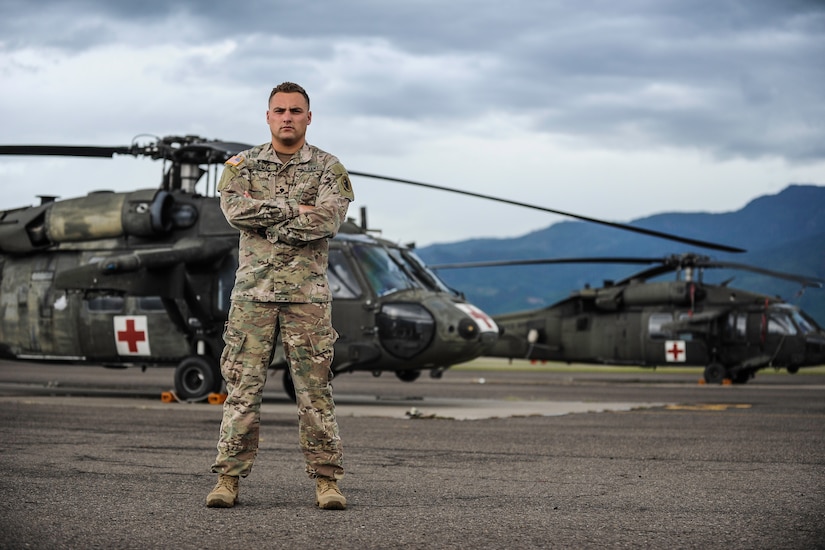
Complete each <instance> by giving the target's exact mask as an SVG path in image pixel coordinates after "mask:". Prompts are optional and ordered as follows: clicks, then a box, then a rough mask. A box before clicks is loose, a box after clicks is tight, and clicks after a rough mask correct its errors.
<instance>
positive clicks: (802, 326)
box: [791, 310, 816, 334]
mask: <svg viewBox="0 0 825 550" xmlns="http://www.w3.org/2000/svg"><path fill="white" fill-rule="evenodd" d="M791 316H792V317H793V320H794V321H795V322H796V326H798V327H799V331H800V332H801V333H802V334H811V333H813V332H816V328H814V324H813V323H812V322H811V321H810V320H808V319H807V318H806V317H805V316H804V315H803V314H802V313H801V312H800V311H798V310H794V311H793V313H791Z"/></svg>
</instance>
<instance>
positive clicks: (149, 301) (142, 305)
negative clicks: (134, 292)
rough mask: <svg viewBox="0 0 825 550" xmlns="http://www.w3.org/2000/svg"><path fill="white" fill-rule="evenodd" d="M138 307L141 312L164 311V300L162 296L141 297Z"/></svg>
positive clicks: (138, 300)
mask: <svg viewBox="0 0 825 550" xmlns="http://www.w3.org/2000/svg"><path fill="white" fill-rule="evenodd" d="M137 306H138V309H139V310H140V311H163V310H164V309H166V308H164V307H163V300H162V299H161V297H160V296H139V297H138V299H137Z"/></svg>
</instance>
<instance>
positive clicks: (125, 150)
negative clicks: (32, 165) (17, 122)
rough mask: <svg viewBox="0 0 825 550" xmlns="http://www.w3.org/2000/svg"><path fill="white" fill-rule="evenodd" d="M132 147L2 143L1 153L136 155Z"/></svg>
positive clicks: (73, 155)
mask: <svg viewBox="0 0 825 550" xmlns="http://www.w3.org/2000/svg"><path fill="white" fill-rule="evenodd" d="M134 154H135V153H134V151H133V149H132V148H131V147H96V146H87V145H0V155H29V156H30V155H38V156H67V157H109V158H111V157H113V156H115V155H134Z"/></svg>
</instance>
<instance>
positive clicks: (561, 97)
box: [0, 0, 825, 245]
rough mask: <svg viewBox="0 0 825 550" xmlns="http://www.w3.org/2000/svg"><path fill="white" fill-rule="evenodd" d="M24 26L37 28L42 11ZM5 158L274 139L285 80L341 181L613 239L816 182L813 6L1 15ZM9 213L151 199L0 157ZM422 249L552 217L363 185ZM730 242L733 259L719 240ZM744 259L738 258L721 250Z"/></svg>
mask: <svg viewBox="0 0 825 550" xmlns="http://www.w3.org/2000/svg"><path fill="white" fill-rule="evenodd" d="M35 7H36V9H34V8H35ZM0 13H2V14H3V17H2V18H0V100H1V101H0V118H1V119H2V124H0V144H76V145H128V144H129V143H131V141H132V139H133V137H134V136H136V135H138V134H153V135H159V136H163V135H170V134H175V135H182V134H196V135H200V136H203V137H205V138H210V139H221V140H227V141H240V142H246V143H250V144H258V143H263V142H265V141H268V139H269V135H268V128H267V127H266V123H265V118H264V115H265V111H266V100H267V97H268V95H269V91H270V90H271V88H272V87H273V86H274V85H276V84H278V83H280V82H283V81H287V80H288V81H294V82H298V83H299V84H302V85H303V86H304V87H305V88H306V89H307V91H308V92H309V94H310V97H311V100H312V105H311V107H312V111H313V120H312V124H311V126H310V127H309V131H308V139H309V141H310V142H311V143H313V144H314V145H317V146H319V147H321V148H322V149H325V150H327V151H329V152H331V153H333V154H335V155H337V156H338V157H339V158H340V159H341V161H342V162H343V163H344V164H345V166H347V168H349V169H350V170H354V171H361V172H370V173H376V174H382V175H389V176H394V177H399V178H406V179H412V180H418V181H423V182H427V183H432V184H439V185H446V186H450V187H456V188H461V189H466V190H470V191H473V192H477V193H483V194H488V195H495V196H501V197H505V198H508V199H512V200H516V201H521V202H529V203H534V204H537V205H541V206H545V207H549V208H554V209H557V210H563V211H568V212H574V213H577V214H581V215H585V216H591V217H598V218H604V219H608V220H611V221H620V222H625V221H629V220H632V219H635V218H639V217H642V216H646V215H650V214H654V213H659V212H666V211H667V212H669V211H707V212H724V211H730V210H737V209H739V208H741V207H742V206H744V205H745V204H746V203H747V202H749V201H750V200H751V199H753V198H755V197H757V196H760V195H764V194H773V193H776V192H779V191H780V190H781V189H783V188H784V187H786V186H787V185H788V184H790V183H814V184H817V185H825V62H824V61H823V60H825V2H822V1H821V0H810V1H796V0H781V1H780V0H622V1H621V2H617V1H615V0H603V1H587V0H577V1H554V0H509V1H507V2H498V1H469V0H450V1H444V0H439V1H429V0H407V1H405V2H389V1H385V0H354V1H353V0H350V1H347V2H341V1H338V0H312V1H307V2H290V3H286V2H275V1H264V0H247V1H246V2H240V3H227V2H215V1H211V0H210V1H195V0H192V1H190V2H175V1H169V0H143V1H142V2H130V3H122V2H111V1H110V0H99V1H98V0H54V1H49V0H46V1H44V0H35V1H34V2H31V1H29V0H26V1H25V2H23V1H22V0H20V1H16V0H0ZM0 178H2V182H3V183H2V188H3V191H4V192H3V198H2V199H0V208H11V207H16V206H24V205H27V204H36V203H37V202H38V200H37V199H36V196H37V195H38V194H57V195H61V196H62V197H64V198H68V197H74V196H79V195H83V194H85V193H87V192H89V191H93V190H99V189H113V190H118V191H125V190H131V189H136V188H147V187H156V186H157V185H158V184H159V182H160V165H159V164H158V163H155V162H152V161H150V160H146V159H143V160H137V159H133V158H131V157H119V158H117V159H116V160H107V159H76V158H72V159H66V158H43V157H25V158H10V157H0ZM353 183H354V186H355V192H356V202H355V203H354V204H353V207H352V208H351V210H350V212H351V215H354V216H357V215H358V209H359V207H361V206H366V207H367V209H368V215H369V221H370V225H371V226H374V227H377V228H381V229H382V230H383V231H384V235H385V236H387V237H389V238H391V239H394V240H399V241H402V242H408V241H416V242H417V243H418V244H419V245H426V244H431V243H433V242H452V241H457V240H463V239H466V238H470V237H482V236H483V237H506V236H515V235H521V234H524V233H527V232H529V231H531V230H535V229H539V228H542V227H546V226H547V225H550V224H551V223H554V222H556V221H559V219H560V218H557V217H554V216H551V215H549V214H542V213H539V212H534V211H530V210H524V209H519V208H517V207H514V206H505V205H500V204H498V205H497V204H492V203H487V202H485V201H482V200H480V199H471V198H462V197H459V196H457V195H451V194H447V193H443V192H437V191H428V190H421V189H417V188H414V187H406V186H401V185H397V184H390V183H385V182H380V181H376V180H371V179H366V178H353ZM717 240H719V241H723V240H724V236H720V237H719V239H717ZM734 244H735V243H734Z"/></svg>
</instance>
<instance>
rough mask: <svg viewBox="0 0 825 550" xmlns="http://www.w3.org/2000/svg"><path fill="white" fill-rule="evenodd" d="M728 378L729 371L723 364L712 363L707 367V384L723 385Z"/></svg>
mask: <svg viewBox="0 0 825 550" xmlns="http://www.w3.org/2000/svg"><path fill="white" fill-rule="evenodd" d="M727 376H728V370H727V369H726V368H725V366H724V365H722V364H721V363H711V364H710V365H708V366H707V367H705V382H707V383H708V384H721V383H722V382H723V381H724V380H725V378H726V377H727Z"/></svg>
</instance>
